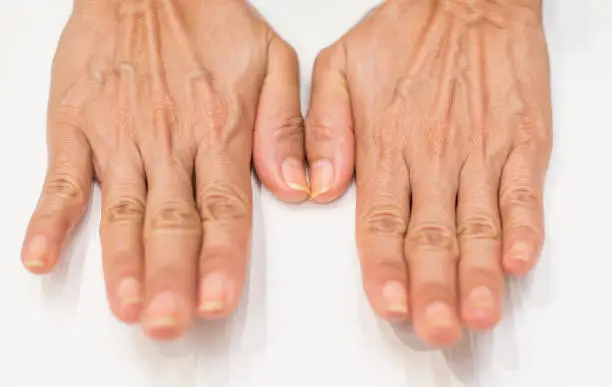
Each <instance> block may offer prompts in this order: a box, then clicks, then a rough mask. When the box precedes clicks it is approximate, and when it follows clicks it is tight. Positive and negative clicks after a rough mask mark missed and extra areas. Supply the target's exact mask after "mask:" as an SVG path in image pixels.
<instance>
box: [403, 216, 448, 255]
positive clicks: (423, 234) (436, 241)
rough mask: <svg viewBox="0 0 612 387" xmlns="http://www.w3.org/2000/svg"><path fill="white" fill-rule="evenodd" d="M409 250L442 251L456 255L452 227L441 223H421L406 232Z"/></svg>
mask: <svg viewBox="0 0 612 387" xmlns="http://www.w3.org/2000/svg"><path fill="white" fill-rule="evenodd" d="M406 242H407V244H408V248H409V249H410V250H442V251H445V252H448V253H450V254H451V255H453V256H457V255H458V247H457V240H456V238H455V231H454V230H453V228H452V227H450V226H446V225H443V224H441V223H423V224H420V225H417V226H415V227H414V228H413V229H412V230H410V231H409V232H408V238H407V241H406Z"/></svg>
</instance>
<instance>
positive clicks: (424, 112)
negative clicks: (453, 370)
mask: <svg viewBox="0 0 612 387" xmlns="http://www.w3.org/2000/svg"><path fill="white" fill-rule="evenodd" d="M549 89H550V88H549V70H548V56H547V49H546V42H545V38H544V33H543V29H542V13H541V1H536V0H471V1H469V0H453V1H451V0H445V1H442V0H396V1H387V2H386V3H384V4H383V5H381V6H380V7H379V8H377V9H375V10H374V11H372V12H371V13H370V14H369V15H368V16H367V17H366V18H365V19H364V20H363V21H362V22H361V23H359V24H358V25H357V26H356V27H354V28H353V29H352V30H351V31H349V32H348V33H347V34H346V35H345V36H344V37H342V38H341V39H340V40H339V41H338V42H336V43H335V44H333V45H332V46H330V47H328V48H327V49H325V50H324V51H322V52H321V54H320V55H319V57H318V59H317V61H316V63H315V70H314V74H313V87H312V90H313V92H312V100H311V105H310V106H311V107H310V111H309V113H308V116H307V118H306V148H307V157H308V159H309V163H310V164H311V165H312V166H313V167H314V168H313V169H312V171H311V179H312V192H313V196H314V200H315V201H317V202H320V203H325V202H329V201H332V200H334V199H335V198H337V197H338V196H340V195H341V194H342V192H343V191H344V190H345V188H346V187H347V184H348V183H349V181H350V179H351V177H352V174H353V168H355V172H356V186H357V219H356V224H357V244H358V250H359V255H360V261H361V265H362V273H363V282H364V287H365V290H366V293H367V295H368V297H369V299H370V302H371V304H372V306H373V308H374V309H375V311H376V312H378V314H380V315H381V316H382V317H384V318H386V319H389V320H391V321H405V320H408V319H411V320H412V322H413V325H414V329H415V331H416V333H417V334H418V335H419V336H420V338H421V339H422V340H424V341H425V342H427V343H429V344H431V345H433V346H449V345H452V344H454V343H456V342H457V341H458V340H459V339H460V337H461V334H462V328H463V327H468V328H471V329H486V328H490V327H492V326H494V324H495V323H496V322H497V321H499V319H500V317H501V309H502V304H501V296H502V285H503V280H504V275H505V274H512V275H522V274H525V273H526V272H528V271H529V270H530V269H531V268H532V267H533V265H534V264H535V263H536V261H537V258H538V255H539V253H540V249H541V246H542V243H543V239H544V224H543V203H542V192H543V183H544V178H545V173H546V169H547V166H548V161H549V157H550V152H551V147H552V136H551V126H552V125H551V103H550V90H549ZM353 161H354V162H355V165H353Z"/></svg>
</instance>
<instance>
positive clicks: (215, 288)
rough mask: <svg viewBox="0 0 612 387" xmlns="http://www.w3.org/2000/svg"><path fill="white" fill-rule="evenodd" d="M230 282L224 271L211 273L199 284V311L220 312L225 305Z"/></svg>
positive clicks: (229, 290)
mask: <svg viewBox="0 0 612 387" xmlns="http://www.w3.org/2000/svg"><path fill="white" fill-rule="evenodd" d="M230 287H231V284H230V281H229V280H228V278H227V275H226V274H225V273H211V274H208V275H206V276H205V277H204V279H203V280H202V284H201V285H200V306H199V308H198V309H199V310H200V311H201V312H205V313H206V312H209V313H210V312H220V311H222V310H224V309H225V308H226V307H227V304H228V298H229V297H228V296H229V295H230V292H231V289H230Z"/></svg>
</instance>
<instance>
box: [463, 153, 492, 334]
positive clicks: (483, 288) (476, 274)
mask: <svg viewBox="0 0 612 387" xmlns="http://www.w3.org/2000/svg"><path fill="white" fill-rule="evenodd" d="M498 176H499V172H498V171H492V170H490V168H489V167H487V166H486V165H485V163H484V161H481V160H478V161H477V160H476V159H471V160H468V161H467V162H466V163H465V165H464V168H463V170H462V172H461V178H460V187H459V195H458V201H457V225H458V226H457V235H458V239H459V247H460V251H461V254H460V255H461V258H460V261H459V293H460V298H459V299H460V300H461V317H462V319H463V321H464V322H465V323H466V324H467V325H468V326H469V327H471V328H473V329H486V328H490V327H491V326H493V325H494V324H495V323H496V322H497V321H499V318H500V315H501V310H502V308H501V300H502V297H501V296H502V288H503V280H504V278H503V271H502V267H501V224H500V223H501V222H500V217H499V206H498V203H497V192H498V188H499V177H498Z"/></svg>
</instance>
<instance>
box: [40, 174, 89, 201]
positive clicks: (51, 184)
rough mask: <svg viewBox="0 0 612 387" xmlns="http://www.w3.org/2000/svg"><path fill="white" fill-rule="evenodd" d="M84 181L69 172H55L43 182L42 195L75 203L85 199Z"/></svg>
mask: <svg viewBox="0 0 612 387" xmlns="http://www.w3.org/2000/svg"><path fill="white" fill-rule="evenodd" d="M86 192H87V189H86V187H85V183H84V182H83V181H81V180H80V179H78V178H76V177H74V176H72V175H70V174H61V173H60V174H56V175H53V176H52V177H50V178H49V179H48V180H47V181H46V182H45V184H44V187H43V196H45V197H47V198H53V199H54V200H62V201H66V202H72V203H77V204H84V203H85V201H86V197H87V195H86Z"/></svg>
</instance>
